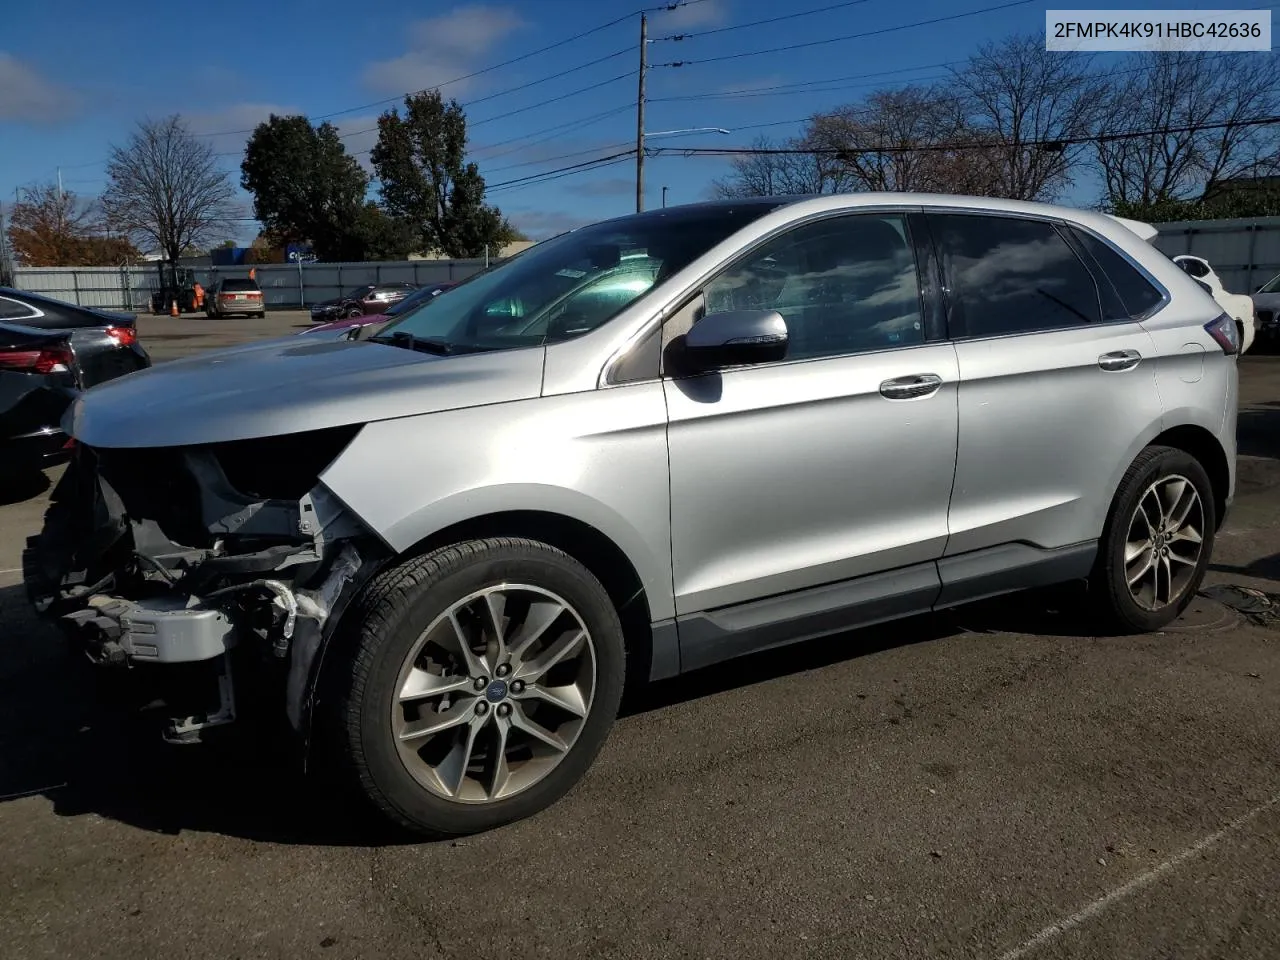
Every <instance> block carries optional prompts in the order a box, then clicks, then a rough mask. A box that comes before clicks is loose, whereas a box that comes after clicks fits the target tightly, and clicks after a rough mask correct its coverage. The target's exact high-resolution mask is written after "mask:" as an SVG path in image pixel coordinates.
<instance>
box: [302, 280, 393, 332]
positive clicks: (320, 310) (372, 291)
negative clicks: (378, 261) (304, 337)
mask: <svg viewBox="0 0 1280 960" xmlns="http://www.w3.org/2000/svg"><path fill="white" fill-rule="evenodd" d="M417 289H418V286H417V284H414V283H363V284H361V285H360V286H358V287H355V288H354V289H351V290H348V291H347V292H346V293H344V294H343V295H342V296H340V297H334V298H333V299H332V300H325V301H322V302H321V303H314V304H312V305H311V320H312V322H313V323H329V322H330V321H333V320H345V319H347V318H348V317H359V316H363V315H365V314H378V313H384V312H386V309H387V308H388V307H389V306H391V305H392V304H394V303H399V302H400V301H401V300H403V299H404V298H405V297H407V296H409V295H410V294H411V293H413V292H414V291H415V290H417Z"/></svg>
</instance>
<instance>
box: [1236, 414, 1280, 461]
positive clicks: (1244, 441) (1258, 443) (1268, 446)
mask: <svg viewBox="0 0 1280 960" xmlns="http://www.w3.org/2000/svg"><path fill="white" fill-rule="evenodd" d="M1236 452H1237V453H1240V454H1243V455H1244V456H1248V457H1272V458H1274V459H1278V460H1280V405H1277V404H1274V403H1266V404H1260V405H1258V406H1251V407H1246V408H1245V409H1243V410H1241V411H1240V413H1239V414H1238V417H1237V421H1236Z"/></svg>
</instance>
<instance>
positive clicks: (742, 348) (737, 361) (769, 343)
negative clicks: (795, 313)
mask: <svg viewBox="0 0 1280 960" xmlns="http://www.w3.org/2000/svg"><path fill="white" fill-rule="evenodd" d="M788 339H789V337H788V334H787V322H786V320H784V319H783V318H782V314H780V313H778V311H776V310H732V311H729V312H727V313H710V314H707V315H706V316H704V317H703V318H702V319H700V320H699V321H698V322H697V323H695V324H694V325H693V327H692V328H690V330H689V332H688V333H687V334H686V335H685V337H684V350H683V353H684V355H685V357H686V359H687V361H688V364H689V366H691V367H693V368H695V369H697V370H703V371H706V370H716V369H719V368H721V367H736V366H743V365H748V364H756V363H771V362H775V361H778V360H783V359H785V358H786V356H787V343H788Z"/></svg>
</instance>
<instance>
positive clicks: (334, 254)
mask: <svg viewBox="0 0 1280 960" xmlns="http://www.w3.org/2000/svg"><path fill="white" fill-rule="evenodd" d="M240 174H241V176H240V185H241V186H242V187H244V189H246V190H248V191H249V192H250V193H252V194H253V213H254V216H255V217H257V218H258V219H259V220H260V221H262V223H263V225H264V226H265V227H266V233H267V234H268V235H269V236H270V237H271V238H272V240H273V241H275V242H276V243H278V244H283V243H288V242H309V243H311V244H312V246H313V247H314V249H315V252H316V255H317V256H318V257H319V258H320V259H321V260H359V259H364V258H363V256H353V254H354V253H357V252H358V251H360V250H362V249H363V246H364V243H363V241H362V239H361V236H360V234H361V222H362V221H363V220H365V219H367V214H366V213H365V195H366V193H367V192H368V190H369V178H368V176H367V175H366V174H365V172H364V171H363V170H362V169H360V164H358V163H357V162H356V160H355V158H354V157H352V156H350V155H349V154H348V153H347V149H346V147H345V146H344V145H343V143H342V141H341V140H340V139H338V131H337V129H336V128H335V127H334V126H333V125H332V124H329V123H322V124H320V126H318V127H313V126H312V125H311V122H310V121H309V120H308V119H307V118H306V117H302V116H292V117H279V116H275V115H274V114H273V115H272V116H271V117H270V118H269V119H268V120H267V121H266V122H265V123H260V124H258V126H257V128H256V129H255V130H254V131H253V135H252V136H251V137H250V138H249V142H248V144H246V146H245V151H244V160H243V162H242V163H241V164H240Z"/></svg>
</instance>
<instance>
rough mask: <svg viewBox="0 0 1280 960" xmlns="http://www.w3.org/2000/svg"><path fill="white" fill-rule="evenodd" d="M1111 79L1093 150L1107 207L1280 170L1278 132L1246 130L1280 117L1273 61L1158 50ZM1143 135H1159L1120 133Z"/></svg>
mask: <svg viewBox="0 0 1280 960" xmlns="http://www.w3.org/2000/svg"><path fill="white" fill-rule="evenodd" d="M1110 79H1111V84H1110V88H1109V91H1108V94H1107V98H1106V109H1105V110H1104V112H1103V119H1102V121H1101V123H1100V124H1099V131H1098V132H1099V134H1100V135H1101V137H1102V139H1100V140H1099V142H1098V144H1097V147H1096V150H1097V159H1098V166H1099V169H1100V171H1101V173H1102V178H1103V183H1104V187H1105V190H1106V197H1105V202H1106V203H1108V204H1109V205H1111V206H1114V205H1116V204H1153V203H1162V202H1166V201H1170V200H1189V199H1192V198H1195V197H1198V196H1199V195H1201V194H1202V193H1203V192H1204V191H1205V189H1206V188H1207V187H1209V186H1211V185H1212V184H1215V183H1217V182H1220V181H1222V180H1226V179H1229V178H1231V177H1239V176H1257V175H1265V174H1270V173H1274V172H1275V171H1276V170H1277V168H1278V167H1280V157H1278V156H1277V148H1278V147H1280V134H1278V133H1277V131H1276V130H1275V129H1274V127H1273V126H1271V125H1250V124H1248V123H1247V121H1249V120H1253V119H1255V118H1259V117H1270V116H1274V115H1275V114H1276V113H1277V112H1280V65H1277V63H1276V61H1275V60H1274V58H1271V57H1261V58H1250V57H1245V56H1238V57H1237V56H1219V57H1206V56H1205V55H1203V54H1192V53H1186V52H1180V51H1168V52H1166V51H1161V52H1154V53H1148V54H1142V55H1141V56H1140V58H1139V65H1138V68H1137V69H1126V70H1125V71H1124V72H1123V73H1118V74H1113V75H1112V77H1111V78H1110ZM1139 131H1154V132H1152V133H1150V134H1149V135H1146V136H1142V137H1131V136H1120V135H1124V134H1131V133H1135V132H1139ZM1108 135H1110V136H1113V137H1116V138H1115V139H1106V138H1107V136H1108Z"/></svg>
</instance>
